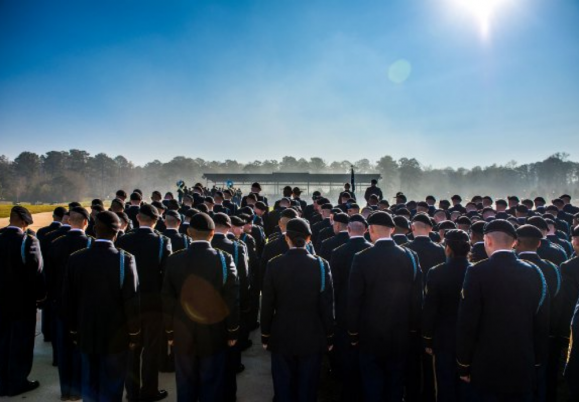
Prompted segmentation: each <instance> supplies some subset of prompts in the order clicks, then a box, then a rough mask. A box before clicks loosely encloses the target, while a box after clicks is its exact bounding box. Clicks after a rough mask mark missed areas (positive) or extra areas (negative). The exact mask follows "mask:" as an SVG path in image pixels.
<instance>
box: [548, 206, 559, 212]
mask: <svg viewBox="0 0 579 402" xmlns="http://www.w3.org/2000/svg"><path fill="white" fill-rule="evenodd" d="M545 211H553V212H555V213H557V214H558V213H559V208H557V207H556V206H554V205H549V206H548V207H547V208H545Z"/></svg>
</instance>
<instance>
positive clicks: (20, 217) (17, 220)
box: [10, 205, 34, 230]
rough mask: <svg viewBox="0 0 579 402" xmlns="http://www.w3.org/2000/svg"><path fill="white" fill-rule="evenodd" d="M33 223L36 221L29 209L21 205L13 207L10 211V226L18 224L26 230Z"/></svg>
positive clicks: (17, 225)
mask: <svg viewBox="0 0 579 402" xmlns="http://www.w3.org/2000/svg"><path fill="white" fill-rule="evenodd" d="M32 223H34V221H33V220H32V215H31V214H30V212H29V211H28V209H26V208H24V207H22V206H20V205H16V206H14V207H12V210H11V211H10V226H16V227H19V228H21V229H22V230H25V229H26V228H27V227H28V226H30V225H32Z"/></svg>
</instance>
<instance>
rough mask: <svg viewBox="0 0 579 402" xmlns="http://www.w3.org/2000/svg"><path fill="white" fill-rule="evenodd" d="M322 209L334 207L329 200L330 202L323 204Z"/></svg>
mask: <svg viewBox="0 0 579 402" xmlns="http://www.w3.org/2000/svg"><path fill="white" fill-rule="evenodd" d="M322 209H330V210H331V209H332V204H330V203H329V202H328V203H325V204H324V205H322Z"/></svg>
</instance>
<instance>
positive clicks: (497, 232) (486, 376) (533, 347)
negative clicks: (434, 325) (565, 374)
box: [457, 219, 550, 402]
mask: <svg viewBox="0 0 579 402" xmlns="http://www.w3.org/2000/svg"><path fill="white" fill-rule="evenodd" d="M484 231H485V237H484V242H485V248H486V251H487V254H488V255H489V259H488V260H485V261H481V262H479V263H478V264H475V265H474V266H472V267H471V268H469V269H468V271H467V273H466V277H465V280H464V285H463V290H462V300H461V304H460V309H459V315H458V330H457V362H458V364H459V374H460V376H461V379H462V380H463V381H466V382H467V383H469V382H471V381H472V386H473V397H474V398H475V400H478V401H512V402H515V401H530V400H531V399H532V395H533V388H534V387H535V386H536V384H535V378H536V370H537V367H540V366H541V365H543V364H546V363H547V352H548V346H549V308H550V305H549V294H548V289H547V283H546V281H545V277H544V275H543V273H542V272H541V270H540V269H539V268H538V267H536V266H535V265H531V264H529V263H526V262H524V261H521V260H519V259H518V258H517V256H516V254H515V253H514V252H513V250H512V248H513V246H514V244H515V240H516V238H517V232H516V231H515V228H514V227H513V225H512V224H511V223H509V222H507V221H505V220H502V219H496V220H494V221H492V222H489V223H488V224H487V225H486V226H485V229H484ZM483 306H484V307H483Z"/></svg>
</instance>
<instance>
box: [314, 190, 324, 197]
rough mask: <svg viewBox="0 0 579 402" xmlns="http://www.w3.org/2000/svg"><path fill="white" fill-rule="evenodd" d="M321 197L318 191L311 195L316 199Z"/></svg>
mask: <svg viewBox="0 0 579 402" xmlns="http://www.w3.org/2000/svg"><path fill="white" fill-rule="evenodd" d="M321 195H322V193H320V192H319V191H317V190H316V191H314V192H313V193H312V198H317V197H320V196H321Z"/></svg>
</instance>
